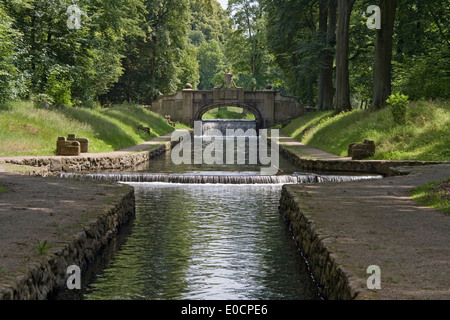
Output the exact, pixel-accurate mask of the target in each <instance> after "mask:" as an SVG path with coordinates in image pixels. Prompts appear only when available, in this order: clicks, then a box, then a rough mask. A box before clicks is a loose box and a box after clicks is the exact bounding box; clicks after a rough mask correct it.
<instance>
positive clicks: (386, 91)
mask: <svg viewBox="0 0 450 320" xmlns="http://www.w3.org/2000/svg"><path fill="white" fill-rule="evenodd" d="M379 6H380V9H381V29H379V30H377V31H376V38H375V58H374V66H373V108H374V109H375V110H379V109H382V108H384V107H385V106H386V104H387V103H386V100H387V99H388V98H389V96H390V95H391V91H392V90H391V79H392V76H391V61H392V37H393V34H394V21H395V13H396V9H397V0H380V1H379Z"/></svg>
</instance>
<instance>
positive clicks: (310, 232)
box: [278, 139, 448, 300]
mask: <svg viewBox="0 0 450 320" xmlns="http://www.w3.org/2000/svg"><path fill="white" fill-rule="evenodd" d="M289 140H291V139H289ZM278 144H279V149H280V153H281V154H283V155H284V156H285V157H286V158H287V159H288V160H289V161H291V162H293V163H295V164H296V165H298V166H300V167H301V168H302V169H303V170H305V172H321V171H335V172H357V173H368V174H380V175H383V176H385V177H393V176H405V175H409V174H411V168H412V167H420V166H429V165H439V164H446V163H448V162H432V161H389V160H358V161H355V160H349V159H346V158H342V159H336V160H326V159H315V158H312V157H310V156H308V155H307V154H304V153H302V152H301V151H300V150H296V149H295V147H287V146H283V144H282V143H278ZM318 187H319V188H320V185H319V186H318ZM301 203H302V200H301V199H300V198H298V197H297V196H296V195H295V192H294V190H293V189H291V188H290V186H289V185H284V186H283V187H282V192H281V199H280V206H279V211H280V214H281V215H282V217H283V218H284V219H285V221H287V222H288V224H289V226H290V228H291V231H292V234H293V237H294V239H295V241H296V243H297V246H298V248H299V249H300V250H301V251H302V252H303V254H304V256H305V259H306V260H307V262H308V265H309V267H310V271H311V273H312V276H313V277H314V279H315V281H317V283H318V285H319V288H320V291H321V294H322V296H323V297H324V298H326V299H329V300H355V299H361V297H358V296H362V293H361V292H360V291H361V290H360V289H358V288H359V287H360V286H358V285H355V284H354V283H353V282H358V281H359V279H357V278H356V277H354V276H352V275H351V272H350V271H349V270H347V269H346V268H345V267H344V266H342V265H340V264H339V263H338V262H337V259H336V256H335V254H334V253H333V250H330V249H329V248H328V246H327V244H326V238H327V237H326V236H325V235H323V234H322V233H321V231H320V229H319V227H318V226H317V225H316V223H315V221H314V220H313V219H311V218H310V217H309V216H308V212H307V210H306V209H305V208H302V205H301ZM369 295H370V294H369ZM365 298H368V297H365ZM365 298H363V299H365Z"/></svg>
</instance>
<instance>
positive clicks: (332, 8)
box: [322, 0, 337, 110]
mask: <svg viewBox="0 0 450 320" xmlns="http://www.w3.org/2000/svg"><path fill="white" fill-rule="evenodd" d="M336 10H337V3H336V1H335V0H331V1H329V4H328V28H327V46H328V48H329V49H328V50H327V51H326V57H325V70H324V73H325V75H324V79H325V80H324V91H323V104H322V109H324V110H332V109H333V99H334V85H333V66H334V65H333V62H334V47H335V46H336Z"/></svg>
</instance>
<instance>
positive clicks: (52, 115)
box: [0, 101, 174, 156]
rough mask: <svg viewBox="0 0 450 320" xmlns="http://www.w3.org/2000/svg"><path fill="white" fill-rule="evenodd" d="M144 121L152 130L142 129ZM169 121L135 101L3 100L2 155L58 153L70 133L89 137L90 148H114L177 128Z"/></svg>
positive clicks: (0, 123)
mask: <svg viewBox="0 0 450 320" xmlns="http://www.w3.org/2000/svg"><path fill="white" fill-rule="evenodd" d="M139 125H142V126H144V127H149V128H150V134H148V133H146V132H144V131H141V130H138V129H137V127H138V126H139ZM173 130H174V128H173V127H172V126H170V125H169V124H168V123H167V121H166V120H165V119H164V118H163V117H161V116H159V115H157V114H155V113H153V112H151V111H148V110H146V109H143V108H140V107H138V106H133V105H124V106H116V107H113V108H108V109H94V110H91V109H85V108H65V109H42V108H36V107H34V105H33V104H32V103H31V102H25V101H15V102H7V103H3V104H0V155H1V156H15V155H54V154H55V152H56V140H57V138H58V137H60V136H66V137H67V135H68V134H70V133H74V134H76V135H77V136H78V137H80V138H81V137H82V138H87V139H89V144H90V152H95V153H98V152H111V151H116V150H120V149H123V148H127V147H130V146H133V145H137V144H139V143H142V142H145V141H148V140H150V139H152V138H154V137H158V136H161V135H164V134H166V133H169V132H171V131H173Z"/></svg>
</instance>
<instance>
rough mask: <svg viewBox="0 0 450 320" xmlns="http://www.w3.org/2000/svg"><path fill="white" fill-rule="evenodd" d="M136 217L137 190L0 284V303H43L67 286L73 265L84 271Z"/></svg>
mask: <svg viewBox="0 0 450 320" xmlns="http://www.w3.org/2000/svg"><path fill="white" fill-rule="evenodd" d="M134 215H135V198H134V190H133V189H132V188H131V187H130V190H129V192H128V193H127V194H126V195H125V196H124V197H122V198H121V199H118V200H117V202H116V203H115V204H112V205H111V207H110V208H109V209H108V210H107V211H105V212H104V213H102V214H100V215H99V216H98V218H97V219H96V220H95V221H93V222H91V223H90V224H89V225H87V226H85V227H83V229H82V230H81V231H80V232H79V233H78V234H76V235H75V236H74V237H72V238H71V239H68V241H67V243H66V244H64V245H63V246H61V247H59V248H55V249H54V250H53V251H52V252H51V253H50V254H48V255H47V256H46V257H45V258H43V259H41V260H40V261H39V262H35V263H33V264H32V267H29V268H28V269H27V271H26V272H25V273H21V275H19V276H17V277H16V278H15V280H14V279H13V280H11V281H9V283H6V284H1V285H0V300H44V299H47V298H48V295H49V294H50V293H51V292H52V291H54V290H56V289H58V288H61V287H63V286H65V285H66V281H67V279H68V277H69V274H67V273H66V272H67V268H68V267H69V266H71V265H76V266H78V267H80V269H81V270H83V269H85V268H86V267H87V265H88V263H89V262H90V261H92V260H93V259H94V256H95V255H96V254H97V253H98V252H99V251H100V250H101V249H102V248H103V247H104V246H105V245H106V244H107V243H108V241H109V240H110V239H111V238H112V237H113V236H114V234H115V233H116V232H117V231H118V230H119V229H120V228H121V227H122V226H123V225H125V224H126V223H128V222H129V220H130V219H131V218H132V217H134Z"/></svg>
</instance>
